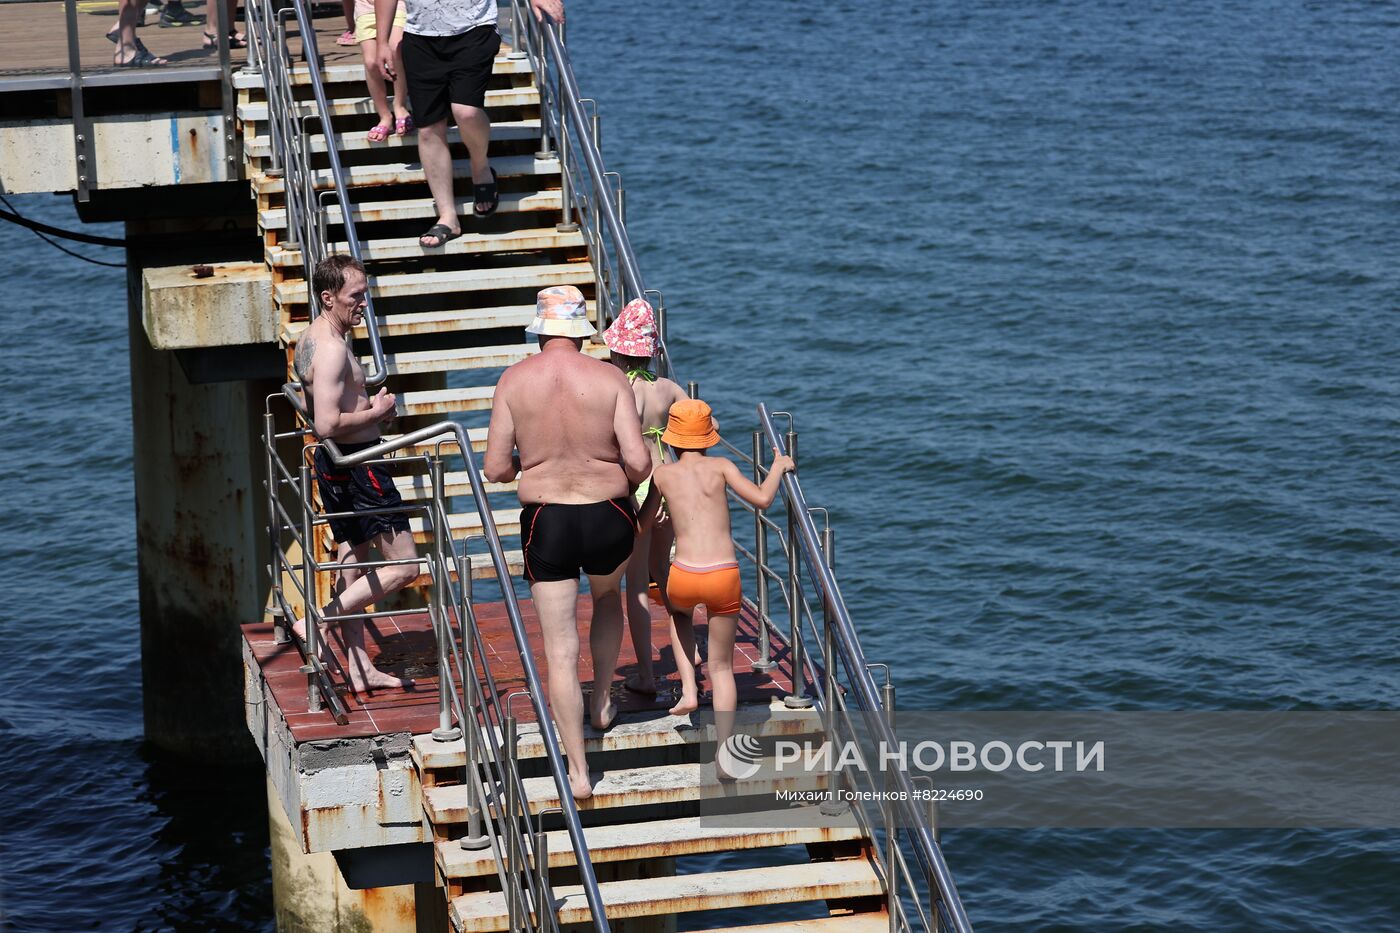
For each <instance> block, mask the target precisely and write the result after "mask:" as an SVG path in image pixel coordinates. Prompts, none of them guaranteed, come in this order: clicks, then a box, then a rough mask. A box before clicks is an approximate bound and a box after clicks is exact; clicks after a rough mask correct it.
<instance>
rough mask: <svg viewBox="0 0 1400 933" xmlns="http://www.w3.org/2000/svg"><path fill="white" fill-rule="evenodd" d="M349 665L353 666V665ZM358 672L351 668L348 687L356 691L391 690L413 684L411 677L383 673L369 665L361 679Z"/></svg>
mask: <svg viewBox="0 0 1400 933" xmlns="http://www.w3.org/2000/svg"><path fill="white" fill-rule="evenodd" d="M351 667H352V668H353V667H354V665H351ZM358 673H359V672H358V671H353V670H352V671H351V674H350V687H351V689H353V690H354V691H355V692H356V693H364V692H365V691H366V690H391V689H394V688H399V687H402V688H407V687H412V686H413V678H411V677H395V676H394V675H393V674H386V673H384V672H383V671H381V670H380V669H379V668H377V667H371V668H370V669H369V671H368V673H367V674H366V676H365V677H364V678H363V679H361V678H360V677H358V676H356V675H357V674H358Z"/></svg>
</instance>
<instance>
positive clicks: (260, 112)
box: [238, 86, 540, 123]
mask: <svg viewBox="0 0 1400 933" xmlns="http://www.w3.org/2000/svg"><path fill="white" fill-rule="evenodd" d="M539 102H540V92H539V89H538V88H536V87H533V86H527V87H503V88H491V89H490V90H488V91H487V92H486V109H487V110H488V111H489V110H491V109H493V108H496V107H528V106H531V105H534V104H538V103H539ZM327 103H328V104H329V105H330V111H331V116H332V117H350V116H354V115H355V114H373V113H375V112H376V111H375V109H374V101H372V100H370V99H369V95H367V94H359V95H356V96H354V97H342V98H340V99H338V100H333V101H328V102H327ZM293 110H294V113H295V116H296V117H297V118H298V119H300V118H301V117H309V116H312V115H313V114H315V113H316V103H315V101H309V100H308V101H298V102H297V104H296V106H295V107H294V108H293ZM238 119H240V120H242V121H243V122H245V123H265V122H267V102H266V101H257V102H253V103H246V104H239V105H238Z"/></svg>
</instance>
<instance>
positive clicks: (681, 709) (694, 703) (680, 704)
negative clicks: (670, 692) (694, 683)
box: [667, 691, 700, 716]
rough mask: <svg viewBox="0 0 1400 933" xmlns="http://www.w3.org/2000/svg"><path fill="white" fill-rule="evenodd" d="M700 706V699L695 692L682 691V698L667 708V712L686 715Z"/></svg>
mask: <svg viewBox="0 0 1400 933" xmlns="http://www.w3.org/2000/svg"><path fill="white" fill-rule="evenodd" d="M699 708H700V701H699V699H698V698H697V697H696V696H695V694H693V693H685V692H684V691H682V692H681V698H680V700H678V701H677V702H676V705H675V706H673V707H671V708H670V709H669V710H667V712H669V713H670V714H671V715H672V716H684V715H685V714H686V713H693V712H695V711H696V710H697V709H699Z"/></svg>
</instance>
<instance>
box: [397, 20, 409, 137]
mask: <svg viewBox="0 0 1400 933" xmlns="http://www.w3.org/2000/svg"><path fill="white" fill-rule="evenodd" d="M402 37H403V29H402V27H400V28H397V29H395V30H394V38H395V39H400V38H402ZM394 74H396V75H398V76H399V78H398V80H397V81H395V82H394V116H395V117H397V118H398V119H400V120H403V119H406V118H407V117H408V79H406V78H405V77H404V75H406V74H408V72H406V71H404V67H403V43H402V42H399V43H398V44H396V45H395V46H394Z"/></svg>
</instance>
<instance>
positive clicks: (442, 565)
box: [428, 453, 470, 767]
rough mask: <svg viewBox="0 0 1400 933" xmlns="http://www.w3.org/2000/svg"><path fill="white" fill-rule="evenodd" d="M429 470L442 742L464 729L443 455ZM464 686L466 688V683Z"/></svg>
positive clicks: (437, 734)
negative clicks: (455, 710) (451, 615)
mask: <svg viewBox="0 0 1400 933" xmlns="http://www.w3.org/2000/svg"><path fill="white" fill-rule="evenodd" d="M428 470H429V474H430V476H431V478H432V484H433V508H432V509H431V512H430V514H431V516H432V523H433V528H432V532H433V553H434V554H435V555H436V557H437V571H438V572H437V573H436V574H434V575H433V576H434V577H436V579H434V580H433V592H432V595H431V596H430V597H429V598H430V599H431V600H432V603H433V606H434V607H435V611H434V619H433V622H434V623H435V624H434V631H433V636H434V637H435V638H436V639H437V656H438V724H437V728H436V729H434V730H433V738H434V739H436V740H437V741H439V742H455V741H457V740H458V739H460V738H462V729H460V728H458V727H457V726H454V725H452V675H451V664H452V659H451V657H450V654H449V652H450V650H451V644H450V641H449V639H451V638H452V630H451V628H450V626H449V624H448V621H447V605H446V600H444V599H443V594H444V592H445V591H447V590H450V589H451V582H450V581H449V580H448V579H447V573H448V568H447V562H446V561H445V560H444V558H443V544H442V541H443V536H444V535H445V534H447V533H448V530H447V523H446V522H444V521H442V519H443V518H444V517H445V516H444V514H443V508H442V457H441V456H439V455H438V454H436V453H434V454H433V455H432V456H431V457H430V458H428ZM463 650H465V647H464V649H463ZM465 679H466V678H463V680H465ZM462 686H463V688H464V689H465V687H466V684H465V683H464V684H463V685H462ZM469 708H470V707H467V706H465V705H464V706H463V709H469ZM468 731H470V730H468ZM468 767H470V763H469V765H468Z"/></svg>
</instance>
